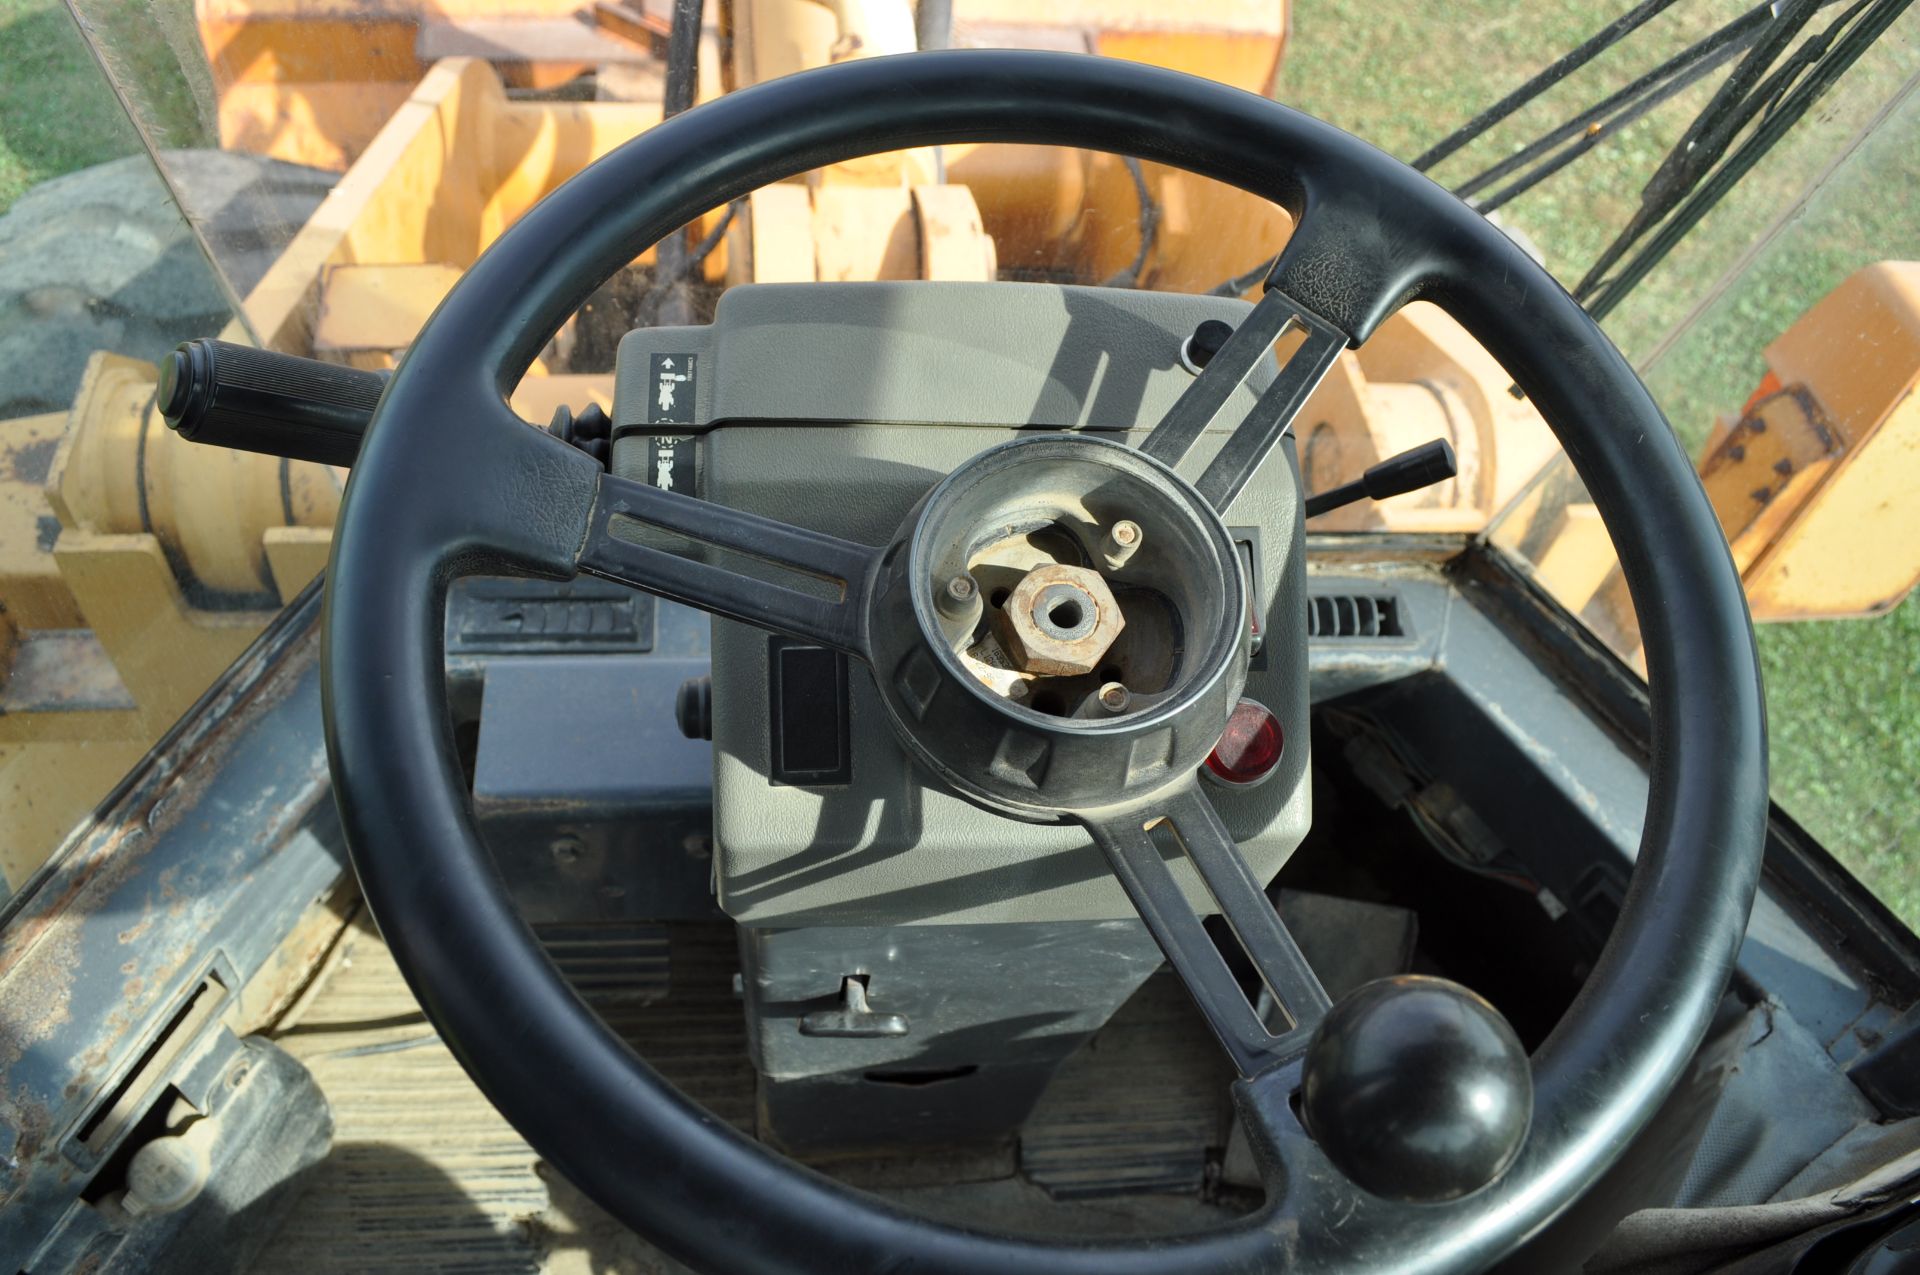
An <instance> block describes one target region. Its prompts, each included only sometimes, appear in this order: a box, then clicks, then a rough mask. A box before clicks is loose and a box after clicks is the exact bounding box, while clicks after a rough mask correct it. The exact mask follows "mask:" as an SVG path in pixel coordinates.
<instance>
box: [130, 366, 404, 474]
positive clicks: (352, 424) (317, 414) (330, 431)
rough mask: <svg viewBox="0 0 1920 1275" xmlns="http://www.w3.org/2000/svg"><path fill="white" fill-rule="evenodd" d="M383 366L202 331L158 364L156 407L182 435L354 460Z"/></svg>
mask: <svg viewBox="0 0 1920 1275" xmlns="http://www.w3.org/2000/svg"><path fill="white" fill-rule="evenodd" d="M386 386H387V374H386V373H385V372H363V371H360V370H358V369H356V368H350V367H341V366H340V365H338V364H336V363H322V362H320V361H318V360H317V359H303V358H298V357H296V356H295V355H292V354H276V353H274V352H273V351H271V350H257V349H254V348H253V347H252V346H247V345H233V344H231V343H229V342H226V341H216V340H213V339H211V338H206V339H203V340H199V341H188V342H186V343H185V344H184V345H182V346H180V348H178V349H177V350H175V351H174V352H173V353H171V354H169V355H168V356H167V357H166V360H165V361H164V362H162V363H161V365H160V393H159V401H160V414H161V415H162V416H163V417H165V418H166V422H167V424H168V426H170V427H171V428H172V429H173V430H175V431H176V432H177V433H178V434H179V435H180V437H182V438H187V439H191V440H193V441H194V442H196V443H212V444H215V445H217V446H220V447H233V448H238V449H239V450H241V451H248V452H265V453H266V454H267V455H269V456H287V457H291V458H292V459H294V460H313V461H319V462H320V463H321V464H323V465H351V464H353V461H354V458H355V457H356V456H358V455H359V454H360V439H361V436H362V435H364V434H365V433H366V431H367V422H369V421H371V420H372V419H373V407H374V404H375V403H377V402H379V401H380V392H381V391H382V390H384V389H385V388H386Z"/></svg>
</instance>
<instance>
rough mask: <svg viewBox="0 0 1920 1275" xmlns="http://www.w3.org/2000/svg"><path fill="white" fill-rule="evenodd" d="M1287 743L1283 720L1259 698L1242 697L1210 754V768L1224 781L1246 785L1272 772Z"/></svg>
mask: <svg viewBox="0 0 1920 1275" xmlns="http://www.w3.org/2000/svg"><path fill="white" fill-rule="evenodd" d="M1285 747H1286V740H1285V739H1284V738H1283V737H1282V735H1281V733H1280V720H1279V719H1278V718H1277V717H1275V716H1274V715H1273V713H1272V711H1271V710H1270V709H1268V708H1267V706H1266V705H1265V704H1262V703H1260V702H1259V701H1258V700H1250V699H1243V700H1241V701H1240V702H1239V703H1238V704H1236V705H1235V706H1234V709H1233V715H1232V716H1231V717H1229V718H1227V729H1226V730H1225V731H1224V732H1223V733H1222V734H1221V736H1220V742H1219V743H1217V744H1215V745H1214V746H1213V751H1212V752H1211V753H1208V754H1207V770H1208V772H1209V773H1210V774H1211V775H1212V776H1213V778H1215V779H1217V780H1219V781H1220V782H1221V783H1223V784H1231V785H1233V786H1234V787H1236V788H1244V787H1247V786H1248V785H1250V784H1257V783H1259V782H1260V781H1261V780H1262V779H1265V778H1266V777H1267V776H1268V775H1271V774H1272V773H1273V768H1274V767H1275V766H1277V765H1279V763H1280V754H1281V752H1282V751H1283V750H1284V749H1285Z"/></svg>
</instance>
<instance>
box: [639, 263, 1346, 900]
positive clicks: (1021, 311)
mask: <svg viewBox="0 0 1920 1275" xmlns="http://www.w3.org/2000/svg"><path fill="white" fill-rule="evenodd" d="M1247 309H1248V307H1247V305H1246V304H1245V303H1244V302H1240V301H1237V300H1233V299H1228V298H1218V297H1194V296H1184V295H1174V294H1165V293H1145V292H1134V291H1127V290H1120V289H1100V288H1077V287H1058V286H1053V285H1045V284H1003V283H994V284H961V283H875V284H836V285H828V286H822V285H817V284H814V285H759V286H753V287H746V288H737V289H734V290H732V291H730V292H728V293H727V294H726V295H725V297H724V298H723V299H722V302H721V305H720V308H719V311H718V313H717V314H716V316H715V319H714V322H713V323H712V324H711V325H710V326H702V327H685V328H648V329H641V330H638V331H635V332H632V333H630V334H629V335H628V336H627V337H626V338H625V339H624V340H623V341H622V342H621V346H620V356H619V371H618V389H617V393H616V398H615V407H614V438H615V442H614V448H613V466H614V469H615V471H616V472H619V473H622V474H625V475H629V476H631V477H635V478H639V479H642V480H643V481H650V482H654V483H655V484H656V485H671V486H673V487H675V488H676V489H678V490H683V491H688V492H690V493H691V494H696V495H699V496H701V497H703V498H705V499H708V500H712V501H715V502H717V503H720V504H724V505H730V506H734V507H737V508H741V509H747V510H752V511H753V512H756V513H761V514H765V515H768V516H770V517H775V518H780V519H782V520H785V521H788V522H792V523H795V524H797V525H800V526H805V527H810V528H814V529H816V530H821V531H827V532H831V533H832V534H834V535H837V536H841V537H844V538H846V539H849V540H854V541H859V542H862V543H865V544H873V545H878V544H884V543H885V542H886V541H887V540H888V539H889V538H890V537H891V536H892V534H893V533H894V531H895V530H896V529H897V528H898V526H899V524H900V522H901V521H902V519H903V518H904V517H905V516H906V514H907V512H908V511H909V510H910V509H911V508H912V506H913V505H914V503H915V502H916V501H917V500H919V498H920V497H921V496H922V495H923V494H924V493H925V492H926V491H927V490H928V489H929V488H931V487H932V486H933V485H934V484H935V483H936V482H938V481H939V479H941V478H942V477H944V476H945V475H946V473H947V472H948V471H949V470H950V469H951V468H953V467H954V466H955V465H957V464H959V463H960V462H962V461H963V460H965V459H967V458H968V457H970V456H972V455H974V454H975V453H977V452H979V451H981V450H983V449H985V448H987V447H989V446H992V445H993V444H995V443H998V442H1001V441H1003V440H1005V439H1006V438H1008V437H1011V436H1012V435H1013V433H1014V432H1015V431H1018V430H1021V429H1036V428H1052V429H1090V430H1100V431H1102V432H1107V431H1114V432H1115V433H1116V434H1117V435H1119V436H1124V437H1125V438H1126V441H1128V442H1132V443H1137V442H1139V441H1140V439H1142V438H1143V437H1144V436H1145V433H1146V431H1147V430H1148V429H1149V428H1150V427H1151V426H1152V424H1153V423H1154V422H1155V421H1157V420H1158V419H1159V418H1160V417H1161V415H1163V414H1164V413H1165V412H1166V410H1167V409H1168V408H1169V407H1171V406H1172V404H1173V402H1174V400H1175V399H1176V398H1177V397H1178V396H1179V394H1180V392H1181V391H1182V390H1184V389H1185V388H1186V386H1187V385H1189V384H1191V383H1192V375H1191V374H1190V373H1189V372H1187V371H1186V370H1185V369H1184V368H1183V367H1182V366H1181V363H1180V359H1179V351H1180V346H1181V343H1182V342H1183V341H1184V339H1185V337H1186V336H1187V334H1188V333H1190V332H1191V331H1192V330H1193V329H1194V327H1195V326H1196V325H1197V324H1198V323H1199V322H1200V321H1202V320H1203V319H1208V318H1220V319H1225V320H1227V321H1229V322H1235V321H1237V320H1238V319H1239V317H1240V316H1241V315H1243V314H1244V313H1245V312H1246V310H1247ZM1272 375H1273V372H1272V368H1271V366H1268V367H1263V368H1262V369H1261V370H1260V371H1258V372H1256V374H1255V375H1254V377H1252V378H1250V379H1249V381H1248V383H1247V385H1245V386H1243V387H1242V388H1241V389H1240V390H1239V391H1238V392H1237V393H1236V395H1235V396H1234V398H1233V399H1232V400H1230V401H1229V403H1228V405H1227V406H1226V408H1225V409H1224V410H1223V411H1222V412H1221V414H1220V417H1219V419H1218V421H1217V422H1216V424H1215V426H1214V427H1213V428H1212V429H1211V430H1210V431H1209V432H1208V434H1207V436H1206V437H1204V438H1203V439H1202V441H1201V442H1200V443H1199V444H1198V445H1197V446H1196V447H1195V448H1194V450H1193V452H1192V454H1191V455H1190V456H1189V457H1188V458H1187V462H1186V464H1185V465H1183V467H1182V469H1183V472H1185V473H1186V474H1187V476H1189V477H1193V476H1197V475H1198V474H1199V472H1200V471H1201V470H1202V469H1204V467H1205V466H1206V464H1207V462H1208V461H1209V460H1210V459H1211V458H1212V456H1213V454H1214V453H1215V452H1216V451H1217V450H1218V449H1219V447H1220V445H1221V443H1222V442H1224V440H1225V438H1226V437H1227V434H1228V433H1229V432H1230V430H1231V428H1232V427H1233V425H1235V424H1237V423H1238V421H1239V420H1240V419H1241V417H1242V416H1244V415H1245V413H1246V412H1247V410H1248V409H1249V408H1250V407H1251V406H1252V404H1253V401H1254V399H1255V398H1256V397H1257V395H1258V392H1259V390H1260V389H1262V388H1263V387H1264V386H1265V385H1266V384H1267V383H1268V382H1269V381H1270V380H1271V379H1272ZM1278 456H1280V457H1284V461H1281V460H1279V459H1276V460H1274V461H1272V462H1270V463H1269V464H1268V465H1267V466H1266V468H1265V469H1263V470H1262V471H1261V473H1260V475H1259V476H1258V477H1257V478H1256V479H1255V481H1254V482H1252V483H1251V484H1249V485H1248V487H1247V489H1246V490H1245V491H1244V492H1242V493H1241V495H1240V497H1239V498H1238V499H1237V500H1236V501H1235V503H1234V505H1233V506H1232V507H1231V508H1230V509H1229V511H1228V514H1227V517H1226V522H1227V525H1228V526H1229V527H1230V528H1231V529H1233V534H1234V536H1235V538H1236V539H1238V540H1242V541H1243V542H1244V545H1245V548H1244V550H1243V552H1245V553H1246V554H1247V556H1248V559H1249V561H1250V562H1251V564H1252V566H1253V571H1254V575H1255V585H1256V589H1255V594H1256V597H1257V600H1258V618H1259V621H1260V628H1261V631H1262V638H1263V645H1262V649H1261V652H1260V654H1259V656H1258V657H1256V660H1255V668H1254V671H1253V674H1252V676H1251V678H1250V680H1249V682H1248V685H1247V692H1246V693H1247V694H1248V695H1250V696H1252V697H1253V698H1255V699H1258V700H1260V701H1261V702H1262V703H1264V704H1266V705H1267V706H1268V707H1269V708H1271V709H1272V710H1273V711H1274V712H1275V714H1276V715H1277V716H1278V717H1279V720H1280V722H1281V724H1282V727H1283V730H1284V732H1285V737H1286V740H1287V751H1286V754H1285V756H1284V758H1283V760H1282V762H1281V764H1280V766H1279V768H1278V770H1277V771H1276V773H1275V774H1274V775H1273V776H1272V777H1270V778H1269V779H1268V780H1267V781H1266V782H1265V783H1263V784H1261V785H1259V786H1257V787H1254V788H1250V789H1246V790H1238V791H1226V790H1223V789H1214V790H1213V795H1214V797H1215V804H1216V805H1217V807H1218V808H1219V810H1220V812H1221V815H1222V818H1223V819H1224V820H1225V821H1226V823H1227V826H1228V827H1229V828H1230V829H1231V830H1232V831H1233V833H1234V834H1235V836H1236V838H1237V839H1239V840H1240V842H1241V846H1242V850H1243V853H1245V854H1246V855H1247V857H1248V859H1249V860H1250V862H1251V864H1252V866H1253V868H1254V871H1255V872H1256V874H1257V875H1259V876H1260V878H1261V879H1262V880H1266V879H1269V878H1271V877H1272V875H1273V874H1274V873H1275V872H1277V871H1278V870H1279V868H1280V865H1281V864H1282V863H1284V862H1285V861H1286V859H1287V856H1288V855H1290V854H1291V853H1292V851H1293V849H1294V848H1295V847H1296V846H1297V845H1298V844H1299V842H1300V839H1301V838H1302V837H1303V836H1304V835H1305V833H1306V829H1307V825H1308V822H1309V819H1310V809H1309V784H1308V755H1307V754H1308V749H1307V734H1308V732H1307V698H1308V691H1307V677H1306V652H1305V644H1304V641H1303V640H1302V639H1303V634H1304V627H1303V617H1304V614H1305V608H1306V599H1305V572H1304V562H1303V554H1302V550H1301V541H1300V512H1299V509H1300V480H1299V465H1298V457H1297V453H1296V451H1295V448H1294V446H1293V443H1292V440H1291V439H1288V440H1287V441H1286V443H1285V445H1284V446H1283V447H1282V448H1281V449H1280V451H1279V453H1278ZM1275 626H1277V629H1275ZM1270 629H1275V634H1274V635H1273V636H1274V639H1275V640H1264V639H1266V638H1267V637H1268V636H1269V634H1268V630H1270ZM781 650H783V647H782V645H781V641H780V640H779V639H771V640H770V639H769V636H768V635H767V634H765V633H763V632H761V631H759V630H757V629H753V628H750V627H747V626H744V625H740V624H735V623H732V622H728V621H721V620H716V621H714V624H713V666H714V668H715V670H716V675H715V677H714V687H713V742H714V833H715V837H714V842H715V846H714V848H715V874H716V886H717V890H718V894H719V899H720V902H721V905H722V906H723V908H724V909H725V910H726V911H727V912H728V913H729V914H730V915H732V916H733V917H734V918H735V919H736V920H738V921H741V922H743V923H747V924H754V925H782V926H786V925H820V924H832V925H869V926H871V925H899V924H955V923H962V924H965V923H982V922H1008V921H1064V920H1106V919H1122V918H1131V917H1132V916H1133V915H1134V912H1133V909H1132V907H1131V905H1130V904H1129V903H1128V901H1127V899H1126V897H1125V895H1124V894H1123V893H1122V892H1121V890H1120V887H1119V886H1118V884H1117V883H1116V882H1115V881H1114V880H1113V878H1112V877H1111V876H1110V874H1109V873H1108V871H1107V868H1106V864H1105V861H1104V859H1103V858H1102V857H1101V855H1100V853H1099V852H1098V850H1096V849H1095V848H1094V846H1093V845H1092V843H1091V842H1090V840H1089V839H1088V838H1087V836H1086V835H1085V834H1084V833H1083V832H1081V831H1080V830H1079V829H1078V828H1072V827H1060V826H1041V825H1028V824H1017V823H1013V822H1010V821H1008V820H1005V819H1003V818H1000V817H999V816H996V815H992V814H989V813H987V812H985V811H983V810H980V809H979V808H977V807H975V806H973V805H971V804H970V803H968V802H966V801H963V800H961V799H960V798H958V797H954V796H951V795H949V794H947V793H946V792H944V791H942V790H939V789H937V788H934V787H931V786H930V785H929V783H928V782H927V780H926V777H925V776H924V775H923V774H922V773H921V772H920V771H919V770H918V769H917V768H916V766H915V764H914V763H913V762H912V761H911V760H910V759H909V758H908V756H907V755H906V753H905V752H904V751H903V750H902V748H901V746H900V745H899V744H898V743H897V741H896V740H895V738H894V735H893V732H892V728H891V727H890V726H889V725H888V724H887V721H886V717H885V712H884V709H883V708H882V706H881V704H880V701H879V697H878V693H877V691H876V690H875V689H874V686H873V683H872V678H871V675H870V674H869V673H868V672H867V671H866V669H865V668H864V667H861V666H859V665H858V664H857V663H856V664H855V665H854V667H853V668H852V669H850V670H849V674H848V676H847V677H846V678H845V679H844V682H845V688H846V689H845V692H844V709H843V711H844V713H845V720H844V723H843V725H844V735H845V739H846V741H847V746H848V748H849V750H850V752H849V754H848V756H847V757H846V758H845V760H846V762H847V763H848V764H847V765H846V766H845V767H844V768H843V769H841V770H840V771H839V773H836V774H833V775H831V777H830V778H831V780H833V782H823V783H809V782H798V783H781V782H777V781H776V780H775V779H774V778H773V777H772V776H774V774H775V772H776V770H778V769H779V768H778V767H777V766H776V756H775V750H776V748H777V747H780V746H781V741H780V740H779V739H776V737H775V735H776V731H777V730H779V729H780V727H779V726H778V725H777V723H776V721H775V720H774V719H775V718H776V716H777V707H776V702H775V700H774V698H773V695H772V692H773V690H774V689H775V688H774V687H772V686H771V685H770V683H771V682H772V680H773V679H772V678H771V677H770V663H771V660H772V659H773V658H783V659H784V658H786V657H778V656H776V655H774V654H772V653H777V652H780V651H781ZM794 667H812V668H814V669H816V670H817V669H818V668H820V667H821V666H820V665H819V664H818V663H817V662H816V663H814V664H812V665H810V666H807V665H800V664H797V663H796V664H795V665H794ZM836 693H837V692H836ZM787 702H788V704H789V707H790V708H791V706H792V704H793V703H795V702H796V701H794V700H788V701H787ZM804 702H806V703H809V704H818V703H819V702H820V700H819V697H818V696H814V697H812V698H811V699H808V700H805V701H804ZM1182 868H1183V870H1184V865H1182ZM1188 887H1189V897H1191V898H1192V899H1193V900H1194V902H1195V903H1196V905H1197V906H1200V907H1201V908H1202V910H1204V911H1213V910H1216V909H1215V908H1214V907H1212V906H1211V905H1210V901H1209V900H1207V898H1206V896H1205V894H1204V892H1203V891H1202V889H1201V887H1200V886H1199V885H1198V882H1197V880H1194V879H1189V880H1188Z"/></svg>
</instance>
